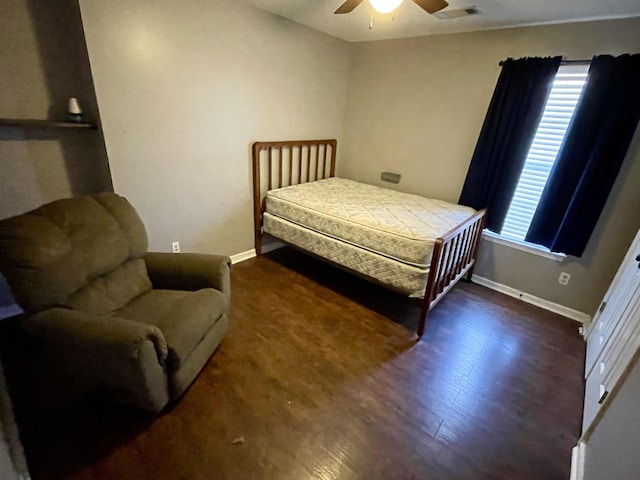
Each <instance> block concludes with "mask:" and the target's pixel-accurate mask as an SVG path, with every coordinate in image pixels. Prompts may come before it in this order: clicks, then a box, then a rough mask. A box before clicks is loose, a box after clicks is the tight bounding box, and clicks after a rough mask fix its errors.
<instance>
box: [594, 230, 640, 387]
mask: <svg viewBox="0 0 640 480" xmlns="http://www.w3.org/2000/svg"><path fill="white" fill-rule="evenodd" d="M639 289H640V231H639V232H638V234H637V235H636V238H635V240H634V241H633V243H632V244H631V248H630V249H629V251H628V252H627V255H626V256H625V258H624V260H623V261H622V264H621V265H620V269H619V270H618V273H617V274H616V276H615V278H614V279H613V282H612V283H611V287H610V288H609V291H608V292H607V293H606V295H605V296H604V298H603V300H602V304H601V306H600V310H599V311H598V313H596V315H595V316H594V319H593V322H592V324H591V329H590V330H589V332H588V335H587V358H586V366H585V378H586V377H587V376H589V374H590V373H591V371H592V369H593V367H594V365H595V361H596V359H597V358H598V356H599V355H600V352H602V350H603V349H604V348H605V346H606V344H607V342H608V341H609V340H610V338H611V334H612V332H613V331H614V330H615V328H616V326H617V324H618V322H619V321H620V319H621V318H623V317H624V316H625V315H627V314H628V310H629V308H631V303H632V300H633V298H634V296H636V295H638V293H639Z"/></svg>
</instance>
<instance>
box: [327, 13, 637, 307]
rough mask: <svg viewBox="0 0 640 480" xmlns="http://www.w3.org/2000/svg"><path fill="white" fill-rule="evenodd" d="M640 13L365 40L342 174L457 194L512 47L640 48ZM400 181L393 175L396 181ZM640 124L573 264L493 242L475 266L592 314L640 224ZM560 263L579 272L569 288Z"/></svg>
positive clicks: (572, 54)
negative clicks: (388, 174) (383, 177)
mask: <svg viewBox="0 0 640 480" xmlns="http://www.w3.org/2000/svg"><path fill="white" fill-rule="evenodd" d="M639 29H640V19H638V18H636V19H629V20H617V21H602V22H587V23H576V24H566V25H551V26H543V27H529V28H516V29H507V30H495V31H485V32H475V33H463V34H455V35H439V36H430V37H419V38H412V39H403V40H388V41H381V42H368V43H360V44H357V45H356V46H355V48H354V52H353V63H352V70H351V78H350V89H349V96H348V100H347V102H348V103H347V115H346V122H345V142H343V144H342V146H341V148H342V150H341V160H340V162H339V168H338V172H339V174H341V175H343V176H346V177H350V178H354V179H357V180H361V181H364V182H368V183H374V184H381V182H380V180H379V178H380V173H381V172H382V171H392V172H397V173H400V174H402V181H401V183H400V184H399V185H398V186H397V187H396V188H398V189H400V190H404V191H409V192H413V193H419V194H423V195H426V196H431V197H435V198H442V199H445V200H449V201H452V202H457V201H458V198H459V195H460V191H461V189H462V185H463V183H464V179H465V176H466V172H467V169H468V166H469V162H470V161H471V157H472V155H473V150H474V147H475V144H476V141H477V138H478V134H479V133H480V129H481V127H482V122H483V120H484V116H485V114H486V110H487V107H488V105H489V102H490V100H491V95H492V93H493V90H494V88H495V84H496V81H497V78H498V75H499V73H500V67H499V65H498V62H499V61H500V60H503V59H505V58H507V57H514V58H519V57H524V56H551V55H563V56H565V57H566V58H570V59H590V58H591V57H592V56H593V55H595V54H603V53H610V54H621V53H629V52H638V51H640V36H639V35H638V30H639ZM386 186H389V184H386ZM638 191H640V135H636V139H635V141H634V144H633V145H632V147H631V149H630V152H629V154H628V156H627V160H626V162H625V165H624V166H623V168H622V172H621V174H620V177H619V180H618V182H617V183H616V185H615V187H614V189H613V192H612V194H611V197H610V200H609V202H608V204H607V206H606V208H605V211H604V212H603V215H602V217H601V220H600V222H599V223H598V226H597V228H596V232H595V234H594V235H593V238H592V240H591V242H590V243H589V245H588V247H587V251H586V252H585V254H584V256H583V257H582V258H580V259H577V258H569V259H568V260H566V261H565V262H563V263H562V264H559V263H556V262H554V261H553V260H548V259H544V258H541V257H537V256H533V255H531V254H528V253H525V252H521V251H517V250H513V249H511V248H509V247H504V246H500V245H496V244H492V243H488V242H483V245H482V246H481V251H480V258H479V261H478V265H477V267H476V272H475V273H476V274H478V275H480V276H483V277H486V278H489V279H490V280H493V281H495V282H498V283H502V284H505V285H508V286H510V287H513V288H516V289H518V290H521V291H524V292H527V293H530V294H532V295H535V296H538V297H541V298H544V299H547V300H550V301H552V302H556V303H559V304H561V305H565V306H568V307H571V308H574V309H577V310H580V311H583V312H587V313H589V314H593V312H594V311H595V309H596V307H597V305H598V303H599V301H600V300H601V299H602V296H603V295H604V293H605V291H606V289H607V287H608V285H609V283H610V281H611V279H612V278H613V275H614V273H615V271H616V270H617V267H618V265H619V263H620V261H621V260H622V257H623V255H624V252H625V251H626V250H627V248H628V246H629V244H630V242H631V239H632V238H633V235H634V234H635V232H636V231H637V229H638V226H640V195H638V194H637V192H638ZM561 271H566V272H569V273H571V274H572V275H573V276H572V279H571V283H570V284H569V286H567V287H561V286H560V285H559V284H558V282H557V278H558V275H559V273H560V272H561Z"/></svg>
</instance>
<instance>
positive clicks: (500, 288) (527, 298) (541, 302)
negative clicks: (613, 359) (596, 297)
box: [471, 275, 591, 323]
mask: <svg viewBox="0 0 640 480" xmlns="http://www.w3.org/2000/svg"><path fill="white" fill-rule="evenodd" d="M471 280H472V281H473V282H475V283H477V284H478V285H482V286H483V287H487V288H490V289H491V290H495V291H496V292H500V293H504V294H505V295H509V296H510V297H514V298H518V299H520V300H522V301H523V302H526V303H530V304H531V305H535V306H536V307H540V308H544V309H545V310H549V311H550V312H553V313H557V314H558V315H562V316H563V317H567V318H570V319H571V320H575V321H576V322H580V323H589V322H590V321H591V315H588V314H586V313H584V312H580V311H578V310H574V309H573V308H569V307H565V306H564V305H560V304H559V303H554V302H551V301H549V300H545V299H544V298H540V297H536V296H534V295H530V294H528V293H525V292H521V291H520V290H516V289H515V288H512V287H509V286H507V285H503V284H501V283H498V282H494V281H493V280H489V279H488V278H484V277H480V276H478V275H474V276H473V277H472V279H471Z"/></svg>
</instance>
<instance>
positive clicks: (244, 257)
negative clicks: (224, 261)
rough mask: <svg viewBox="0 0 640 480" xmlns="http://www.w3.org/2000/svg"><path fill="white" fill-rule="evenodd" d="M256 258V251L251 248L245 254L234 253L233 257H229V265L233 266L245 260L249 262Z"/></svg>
mask: <svg viewBox="0 0 640 480" xmlns="http://www.w3.org/2000/svg"><path fill="white" fill-rule="evenodd" d="M255 256H256V249H255V248H252V249H251V250H247V251H246V252H240V253H236V254H235V255H231V264H232V265H235V264H236V263H240V262H244V261H245V260H249V259H250V258H253V257H255Z"/></svg>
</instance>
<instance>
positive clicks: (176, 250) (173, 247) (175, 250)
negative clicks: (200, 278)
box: [171, 242, 180, 253]
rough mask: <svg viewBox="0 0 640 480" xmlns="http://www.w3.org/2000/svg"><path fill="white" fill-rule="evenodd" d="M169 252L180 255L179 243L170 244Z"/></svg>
mask: <svg viewBox="0 0 640 480" xmlns="http://www.w3.org/2000/svg"><path fill="white" fill-rule="evenodd" d="M171 251H172V252H173V253H180V242H172V243H171Z"/></svg>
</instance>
